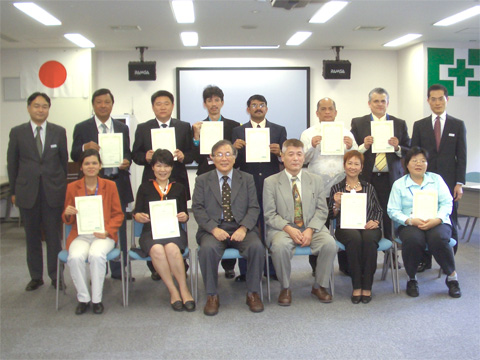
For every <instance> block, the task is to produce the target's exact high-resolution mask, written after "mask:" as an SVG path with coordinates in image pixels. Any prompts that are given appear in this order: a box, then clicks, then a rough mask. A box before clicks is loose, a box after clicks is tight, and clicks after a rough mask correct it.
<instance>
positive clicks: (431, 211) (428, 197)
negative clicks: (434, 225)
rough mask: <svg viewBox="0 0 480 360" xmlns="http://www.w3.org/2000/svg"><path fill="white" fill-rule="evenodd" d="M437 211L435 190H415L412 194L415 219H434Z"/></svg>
mask: <svg viewBox="0 0 480 360" xmlns="http://www.w3.org/2000/svg"><path fill="white" fill-rule="evenodd" d="M437 211H438V193H437V192H436V191H417V192H416V193H415V194H414V195H413V214H412V216H413V217H414V218H417V219H422V220H425V221H426V220H429V219H436V218H437Z"/></svg>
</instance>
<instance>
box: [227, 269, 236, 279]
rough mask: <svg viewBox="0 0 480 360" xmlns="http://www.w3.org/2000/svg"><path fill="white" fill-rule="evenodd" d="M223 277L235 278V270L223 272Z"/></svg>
mask: <svg viewBox="0 0 480 360" xmlns="http://www.w3.org/2000/svg"><path fill="white" fill-rule="evenodd" d="M225 277H226V278H227V279H233V278H234V277H235V270H233V269H232V270H225Z"/></svg>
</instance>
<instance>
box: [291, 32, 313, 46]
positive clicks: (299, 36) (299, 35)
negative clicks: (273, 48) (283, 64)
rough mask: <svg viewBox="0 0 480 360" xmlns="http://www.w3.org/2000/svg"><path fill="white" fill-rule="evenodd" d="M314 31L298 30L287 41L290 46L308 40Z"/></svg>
mask: <svg viewBox="0 0 480 360" xmlns="http://www.w3.org/2000/svg"><path fill="white" fill-rule="evenodd" d="M310 35H312V33H311V32H310V31H297V32H296V33H295V34H293V35H292V37H291V38H290V39H288V41H287V45H288V46H297V45H300V44H301V43H303V42H304V41H305V40H307V39H308V38H309V37H310Z"/></svg>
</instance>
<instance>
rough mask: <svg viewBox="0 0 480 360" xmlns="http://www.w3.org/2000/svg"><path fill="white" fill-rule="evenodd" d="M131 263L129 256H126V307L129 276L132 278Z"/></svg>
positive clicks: (126, 303)
mask: <svg viewBox="0 0 480 360" xmlns="http://www.w3.org/2000/svg"><path fill="white" fill-rule="evenodd" d="M131 266H132V262H131V261H130V255H127V267H126V271H127V279H126V280H125V281H126V284H125V287H126V288H125V306H128V293H129V291H130V279H131V276H132V268H131Z"/></svg>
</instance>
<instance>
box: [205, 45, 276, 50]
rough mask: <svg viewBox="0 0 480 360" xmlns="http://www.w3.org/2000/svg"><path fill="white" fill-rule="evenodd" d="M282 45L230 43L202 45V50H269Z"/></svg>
mask: <svg viewBox="0 0 480 360" xmlns="http://www.w3.org/2000/svg"><path fill="white" fill-rule="evenodd" d="M279 47H280V45H258V46H254V45H253V46H242V45H228V46H201V47H200V49H202V50H269V49H278V48H279Z"/></svg>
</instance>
